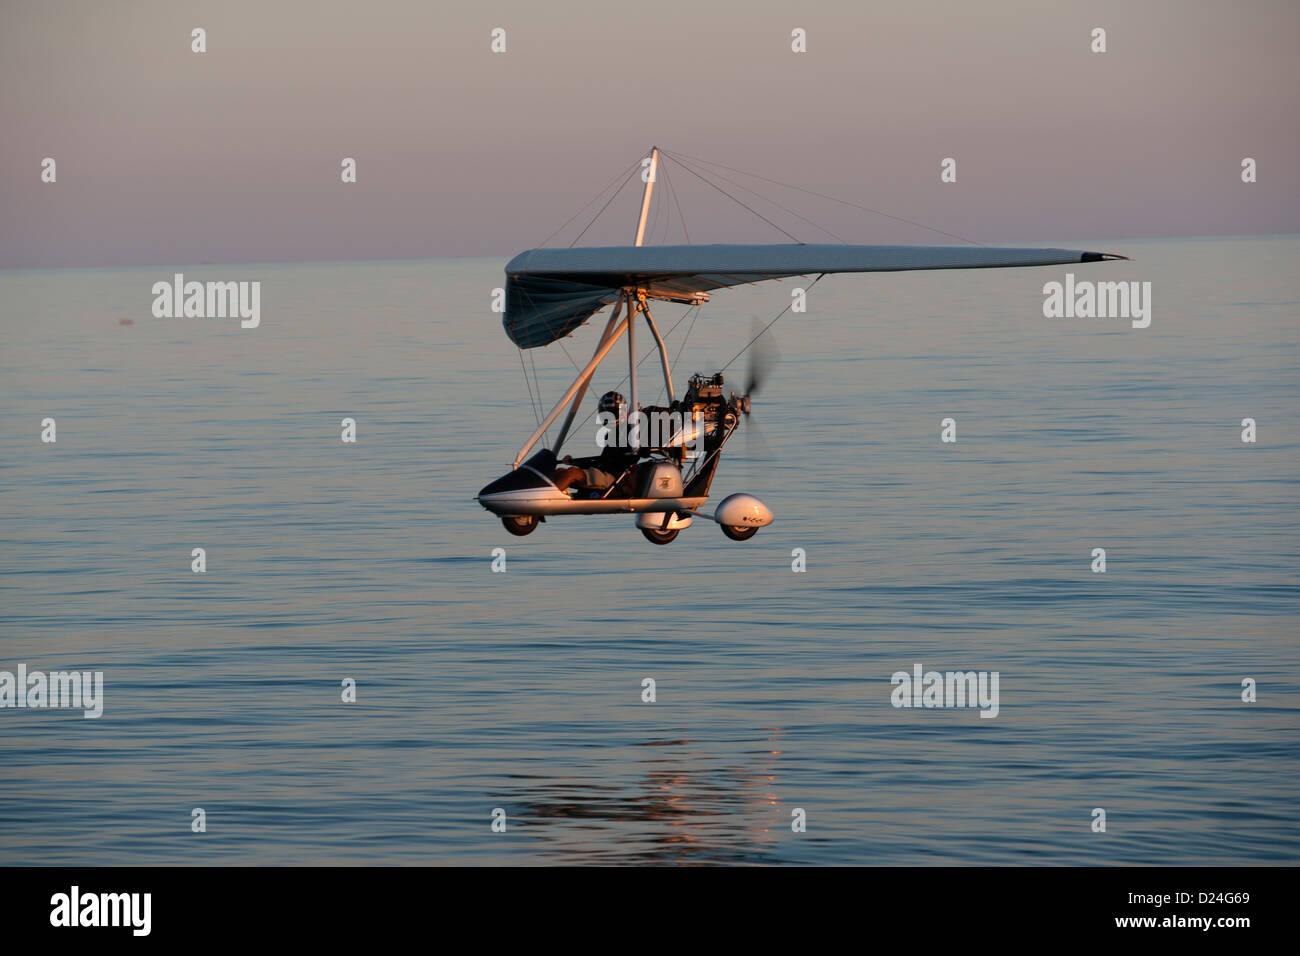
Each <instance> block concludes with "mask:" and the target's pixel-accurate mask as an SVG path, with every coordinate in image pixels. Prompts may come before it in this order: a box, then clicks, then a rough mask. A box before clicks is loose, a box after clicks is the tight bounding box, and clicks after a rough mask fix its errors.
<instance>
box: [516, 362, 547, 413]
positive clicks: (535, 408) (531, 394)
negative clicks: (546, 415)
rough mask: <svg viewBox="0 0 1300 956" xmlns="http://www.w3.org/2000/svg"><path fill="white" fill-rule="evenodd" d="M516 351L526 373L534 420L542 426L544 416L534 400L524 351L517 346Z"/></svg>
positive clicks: (526, 383) (522, 369)
mask: <svg viewBox="0 0 1300 956" xmlns="http://www.w3.org/2000/svg"><path fill="white" fill-rule="evenodd" d="M515 351H517V352H518V353H519V368H520V370H521V371H522V372H523V373H524V385H526V386H527V387H528V406H529V407H530V408H531V409H532V410H533V418H534V419H535V420H536V422H537V424H538V425H540V424H541V423H542V415H541V413H540V412H539V411H538V410H537V402H536V401H535V400H534V399H533V383H532V380H531V379H529V377H528V366H526V365H525V364H524V350H523V349H521V348H519V346H517V345H516V346H515Z"/></svg>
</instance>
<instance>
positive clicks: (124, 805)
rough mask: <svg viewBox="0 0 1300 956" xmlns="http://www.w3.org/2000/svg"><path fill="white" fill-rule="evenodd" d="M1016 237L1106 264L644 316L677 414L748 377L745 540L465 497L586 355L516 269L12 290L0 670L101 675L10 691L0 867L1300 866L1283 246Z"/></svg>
mask: <svg viewBox="0 0 1300 956" xmlns="http://www.w3.org/2000/svg"><path fill="white" fill-rule="evenodd" d="M1024 244H1025V245H1028V244H1030V243H1024ZM1035 244H1041V245H1059V246H1065V247H1068V248H1080V249H1095V250H1097V251H1103V252H1113V253H1119V254H1122V255H1126V256H1130V257H1131V261H1126V262H1125V261H1117V262H1102V263H1088V264H1080V265H1076V266H1056V267H1048V268H1033V269H985V270H970V271H950V272H911V273H892V274H870V275H835V276H827V277H825V278H823V279H821V280H820V281H818V282H816V283H815V284H814V283H813V282H812V278H811V277H810V278H809V279H788V280H785V281H783V282H767V283H761V284H758V285H753V286H747V287H742V288H737V289H732V290H723V291H719V292H716V293H714V294H713V296H712V299H713V301H711V302H710V303H709V304H707V305H705V306H704V307H702V308H700V309H698V310H694V309H691V308H689V307H687V306H685V305H675V304H672V303H655V304H653V306H652V307H653V309H654V313H655V319H656V321H657V323H658V325H659V328H660V329H661V330H662V331H664V332H665V333H666V338H667V343H668V350H669V352H670V355H671V357H672V358H673V359H674V362H673V366H672V371H673V375H674V384H675V386H676V389H677V391H678V394H680V391H681V388H682V387H683V385H684V384H685V381H686V379H687V377H688V376H689V375H690V374H691V373H694V372H701V373H709V374H711V373H713V372H715V371H718V370H720V369H723V368H724V366H725V371H724V376H725V378H726V383H727V384H726V388H727V389H728V390H732V389H734V390H736V391H738V392H739V391H742V390H743V389H744V388H745V384H746V381H747V376H748V374H749V373H748V367H749V363H750V360H751V357H752V356H754V355H756V354H758V355H761V356H762V357H763V360H762V361H761V362H760V363H758V365H759V366H760V367H761V369H762V370H763V371H765V372H766V374H765V376H764V377H763V380H762V381H761V384H760V387H759V388H758V389H757V390H756V391H755V392H754V394H753V396H752V406H753V410H752V414H751V415H750V417H749V418H748V419H746V420H745V421H744V422H743V423H742V426H741V430H740V432H739V433H738V434H737V435H736V436H735V437H734V438H733V439H732V442H731V444H729V445H728V447H727V449H726V452H725V454H724V456H723V461H722V464H721V467H720V469H719V472H718V475H717V478H716V479H715V482H714V486H713V497H712V501H711V504H716V502H717V501H718V500H720V499H721V498H722V497H724V496H726V495H729V494H732V493H735V492H747V493H750V494H753V495H756V496H758V497H759V498H760V499H761V500H762V501H763V502H764V503H765V504H766V505H767V506H768V507H769V508H770V509H771V510H772V512H773V513H774V515H775V521H774V522H773V523H772V524H771V525H770V526H769V527H767V528H764V529H763V530H761V531H760V532H759V533H758V534H757V535H756V536H755V537H753V538H752V539H750V540H748V541H745V542H736V541H732V540H729V539H728V538H726V537H725V536H724V535H723V534H722V533H721V531H720V529H719V528H718V527H717V526H716V525H715V524H714V523H713V522H712V521H710V520H708V519H707V518H704V517H698V518H696V519H695V521H694V524H693V526H692V527H690V528H687V529H686V530H684V531H682V533H681V534H680V535H679V537H678V538H677V540H675V541H674V542H672V543H671V544H668V545H666V546H658V545H655V544H652V543H651V542H649V541H647V540H646V539H645V538H643V537H642V535H641V534H640V533H639V532H638V530H637V528H636V526H635V522H634V518H633V517H632V516H630V515H606V516H590V517H556V518H551V519H550V520H548V521H546V522H544V523H542V524H541V525H540V527H539V528H538V529H537V530H536V531H535V532H534V533H533V534H531V535H529V536H527V537H514V536H511V535H509V534H507V533H506V531H505V530H504V528H503V527H502V525H501V523H500V522H499V520H498V519H496V518H495V517H494V516H493V515H491V514H490V513H488V512H487V511H485V510H484V509H483V508H482V507H480V506H479V505H478V504H477V503H476V502H475V500H474V496H475V494H476V493H477V491H478V490H479V488H481V487H482V486H484V485H486V484H487V483H488V482H489V481H491V480H493V479H495V478H497V477H499V476H500V475H502V474H504V473H505V472H507V471H508V470H509V469H510V467H511V463H512V461H513V460H514V458H515V456H516V454H517V453H518V451H519V449H520V446H521V445H522V444H523V443H524V441H525V439H526V438H527V437H528V435H529V434H530V433H531V432H532V431H533V430H534V428H535V427H536V426H537V422H538V417H539V415H544V413H545V412H546V411H548V410H549V409H550V407H551V405H552V404H554V402H555V401H556V400H557V399H558V398H559V397H560V396H561V394H562V393H563V391H564V389H565V387H566V386H567V385H568V383H569V381H570V380H571V379H572V378H573V377H574V375H575V374H576V372H575V369H576V368H577V367H581V366H582V365H583V364H585V362H586V361H587V359H588V358H589V357H590V355H591V351H592V349H593V347H594V345H595V339H596V337H597V335H598V332H599V329H598V328H597V323H589V324H588V325H587V326H585V327H584V328H582V329H580V330H579V331H578V332H576V333H575V334H574V335H573V337H572V338H569V339H564V340H561V341H560V342H559V343H557V344H555V345H552V346H549V347H547V348H544V349H537V350H530V351H527V352H521V351H520V350H518V349H517V348H516V347H515V346H514V345H513V344H512V343H511V342H510V340H509V339H508V338H507V337H506V335H505V334H504V332H503V328H502V322H501V319H502V316H501V314H500V313H499V312H496V311H493V304H494V299H495V298H496V294H495V292H494V290H497V289H499V288H501V287H502V286H503V285H504V275H503V265H504V261H505V260H503V259H460V260H429V261H402V262H344V263H306V264H242V265H239V264H236V265H220V264H204V265H201V264H195V265H192V266H162V267H156V268H130V269H87V270H36V271H6V272H0V407H2V408H3V414H2V415H0V518H2V519H3V520H2V521H0V671H4V672H9V673H12V674H16V673H17V669H18V668H19V666H20V665H21V666H23V667H24V668H25V669H26V672H27V673H28V674H29V675H30V674H31V672H37V671H39V672H43V673H49V672H52V671H78V672H85V673H90V674H95V673H102V691H101V700H100V701H99V703H100V705H101V706H102V715H101V716H99V717H91V718H87V717H86V716H84V714H83V709H77V708H72V707H61V708H56V707H48V706H46V707H36V706H32V707H18V706H16V701H17V697H18V693H17V688H16V678H15V683H14V684H11V686H10V690H11V693H10V694H9V695H8V696H7V698H6V697H3V696H0V864H3V865H18V864H27V865H31V864H36V865H42V864H49V865H109V864H115V865H116V864H121V865H141V864H161V865H194V864H203V865H227V864H255V865H289V864H298V865H340V864H341V865H416V864H434V865H535V864H540V865H556V864H559V865H567V864H586V865H610V864H726V865H768V864H796V865H829V864H847V865H936V864H958V865H965V864H970V865H990V864H995V865H1098V866H1107V865H1115V864H1138V865H1153V866H1163V865H1174V864H1178V865H1202V864H1206V865H1242V864H1295V863H1297V862H1300V763H1298V758H1300V733H1298V732H1297V731H1300V664H1298V663H1297V645H1298V643H1300V575H1298V574H1297V571H1298V570H1300V535H1298V533H1297V532H1298V530H1300V527H1298V526H1300V372H1298V371H1297V369H1298V368H1300V321H1298V318H1300V273H1298V271H1297V262H1298V261H1300V239H1298V238H1296V237H1262V238H1205V239H1176V240H1152V241H1147V240H1141V241H1139V240H1131V239H1124V240H1110V241H1093V242H1091V243H1080V242H1078V241H1072V242H1050V241H1048V242H1043V243H1035ZM176 273H181V274H182V275H183V276H184V279H185V281H200V282H207V281H223V282H225V281H235V282H259V283H260V287H259V288H260V290H261V291H260V322H259V324H258V325H257V327H256V328H244V327H242V325H241V322H240V320H239V319H238V318H196V317H192V318H183V317H181V318H172V317H168V316H163V317H157V316H155V314H154V309H153V305H154V301H155V297H156V296H155V293H154V291H153V288H154V285H155V283H159V282H163V283H170V282H172V281H173V278H174V276H175V274H176ZM1067 274H1069V275H1072V276H1073V277H1074V279H1073V281H1074V282H1075V283H1076V284H1077V283H1078V282H1082V281H1085V280H1086V281H1093V282H1100V281H1123V282H1136V283H1138V287H1137V288H1138V289H1139V290H1142V289H1145V290H1147V295H1148V296H1149V298H1147V299H1146V300H1145V301H1147V302H1149V304H1150V310H1151V311H1150V324H1149V325H1147V326H1146V327H1135V326H1134V322H1133V321H1130V320H1129V319H1128V318H1126V317H1122V316H1121V317H1108V318H1064V317H1063V318H1052V317H1047V316H1045V315H1044V302H1045V300H1046V298H1047V295H1046V293H1045V291H1044V286H1045V284H1047V283H1050V282H1062V283H1064V282H1065V281H1066V276H1067ZM1145 283H1149V284H1150V285H1149V286H1146V285H1145ZM799 289H802V290H804V303H805V306H806V307H805V308H804V309H803V311H799V310H798V309H797V308H789V307H790V306H791V305H792V303H794V302H795V301H796V299H797V291H796V290H799ZM773 319H776V320H777V321H775V323H774V324H771V326H770V328H768V329H767V331H766V332H763V334H762V335H761V336H760V337H759V340H758V342H759V344H756V345H754V346H753V347H750V348H748V349H746V346H747V344H748V343H749V342H750V341H751V339H752V338H753V337H754V335H755V334H756V333H757V332H759V331H760V330H762V329H763V328H764V327H766V326H768V324H769V323H772V320H773ZM652 346H653V343H652V340H651V339H650V337H649V336H648V335H647V334H646V333H645V330H644V325H643V326H642V328H641V330H640V334H639V335H638V336H637V339H636V350H637V353H638V355H639V356H640V357H641V360H642V364H641V365H640V366H639V372H638V389H639V391H638V395H639V398H640V400H641V402H642V403H643V404H649V403H651V402H654V401H662V390H663V380H662V378H663V377H662V373H661V370H660V367H659V362H658V356H657V354H655V353H654V352H653V351H652ZM627 364H628V363H627V359H626V351H625V350H623V349H621V348H620V349H618V350H616V351H615V352H614V353H613V354H612V355H611V357H610V359H609V360H608V361H607V362H606V363H605V364H604V365H602V366H601V368H600V370H599V372H598V373H597V375H596V378H595V380H594V382H593V385H592V389H591V392H590V393H589V395H588V398H587V409H588V410H590V408H592V407H593V405H594V397H593V396H596V395H599V394H600V393H602V392H604V391H606V390H609V389H618V390H620V391H622V392H623V393H624V394H628V392H629V389H630V383H628V382H627V381H626V376H627V371H628V370H627ZM50 419H52V420H53V426H52V428H53V430H52V431H51V426H50V425H49V424H47V420H50ZM345 419H351V420H352V422H353V423H354V429H355V441H350V442H349V441H344V440H343V436H344V431H345V429H346V428H347V427H348V426H346V425H345V424H344V420H345ZM949 420H950V421H949ZM1247 420H1249V422H1248V421H1247ZM594 432H595V426H594V423H593V422H590V421H588V422H586V423H581V424H580V425H579V426H578V428H577V429H576V431H575V435H574V438H573V439H572V440H571V441H570V442H569V443H568V445H566V447H565V449H564V450H563V451H562V453H564V452H572V453H574V454H589V453H594V452H595V447H596V446H595V436H594ZM945 437H946V438H948V439H952V440H944V439H945ZM1244 437H1245V438H1249V439H1253V440H1243V438H1244ZM50 438H53V441H50V440H48V439H50ZM554 438H555V429H554V428H552V429H551V430H550V432H549V435H548V437H547V441H553V440H554ZM196 549H202V551H201V553H200V555H196ZM1099 549H1100V553H1099ZM200 556H201V561H202V570H195V568H196V565H198V563H199V561H200ZM1099 558H1100V559H1102V560H1104V563H1102V561H1099ZM1103 568H1104V570H1103ZM918 668H919V669H920V672H921V673H923V674H929V673H930V672H937V673H939V674H940V675H945V674H947V673H948V672H955V673H969V672H976V673H978V674H982V675H984V676H985V677H986V678H988V679H989V680H992V679H993V677H994V675H996V680H997V684H996V686H997V689H998V701H997V708H996V715H995V716H994V715H993V714H992V711H991V709H990V708H980V707H973V706H970V702H969V701H967V702H966V705H965V706H943V705H945V704H954V703H956V702H955V701H954V700H952V699H950V698H942V697H941V696H940V697H936V698H935V699H934V700H933V701H931V702H932V703H934V704H936V706H897V704H899V703H900V702H902V703H909V704H910V703H913V702H914V701H913V700H912V698H911V696H910V695H903V694H901V693H900V692H899V691H900V688H901V687H903V685H902V683H901V682H900V681H898V680H896V678H897V677H898V675H900V674H907V675H912V674H914V673H916V672H917V669H918ZM3 676H4V675H3V674H0V681H3ZM0 690H3V688H0ZM916 702H917V703H921V704H924V700H919V699H918V701H916ZM982 714H983V715H982Z"/></svg>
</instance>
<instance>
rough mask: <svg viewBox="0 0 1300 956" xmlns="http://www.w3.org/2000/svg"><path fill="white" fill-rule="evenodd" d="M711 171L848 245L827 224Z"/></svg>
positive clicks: (675, 158)
mask: <svg viewBox="0 0 1300 956" xmlns="http://www.w3.org/2000/svg"><path fill="white" fill-rule="evenodd" d="M673 159H674V160H675V161H676V162H678V163H681V162H682V160H681V159H680V158H678V157H673ZM709 172H710V173H712V175H714V176H717V177H718V178H719V179H721V180H722V181H723V182H727V183H731V185H733V186H735V187H736V188H737V189H743V190H744V191H745V192H747V193H749V194H750V195H753V196H757V197H758V198H759V199H761V200H763V201H764V202H767V203H771V204H772V205H773V206H775V207H776V208H777V209H780V210H781V211H782V212H787V213H789V214H790V215H792V216H794V217H795V218H796V219H801V220H803V221H804V222H806V223H808V225H810V226H812V227H813V228H814V229H820V230H821V231H822V232H824V233H826V235H828V236H830V237H831V238H832V239H834V240H835V241H836V242H838V243H841V244H843V245H848V243H847V242H846V241H845V240H843V239H841V238H840V237H839V236H837V235H835V233H833V232H831V231H830V230H829V229H827V228H826V227H825V226H823V225H821V224H820V223H817V222H814V221H813V220H811V219H809V218H808V217H807V216H801V215H800V214H799V213H797V212H795V211H794V210H793V209H789V208H787V207H785V206H783V205H781V204H780V203H779V202H777V201H776V200H775V199H772V198H771V197H769V196H764V195H763V194H762V193H760V192H756V191H755V190H753V189H750V188H749V187H747V186H745V185H743V184H741V183H738V182H736V181H735V180H734V179H729V178H728V177H726V176H723V175H722V174H721V173H717V172H713V170H709Z"/></svg>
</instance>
